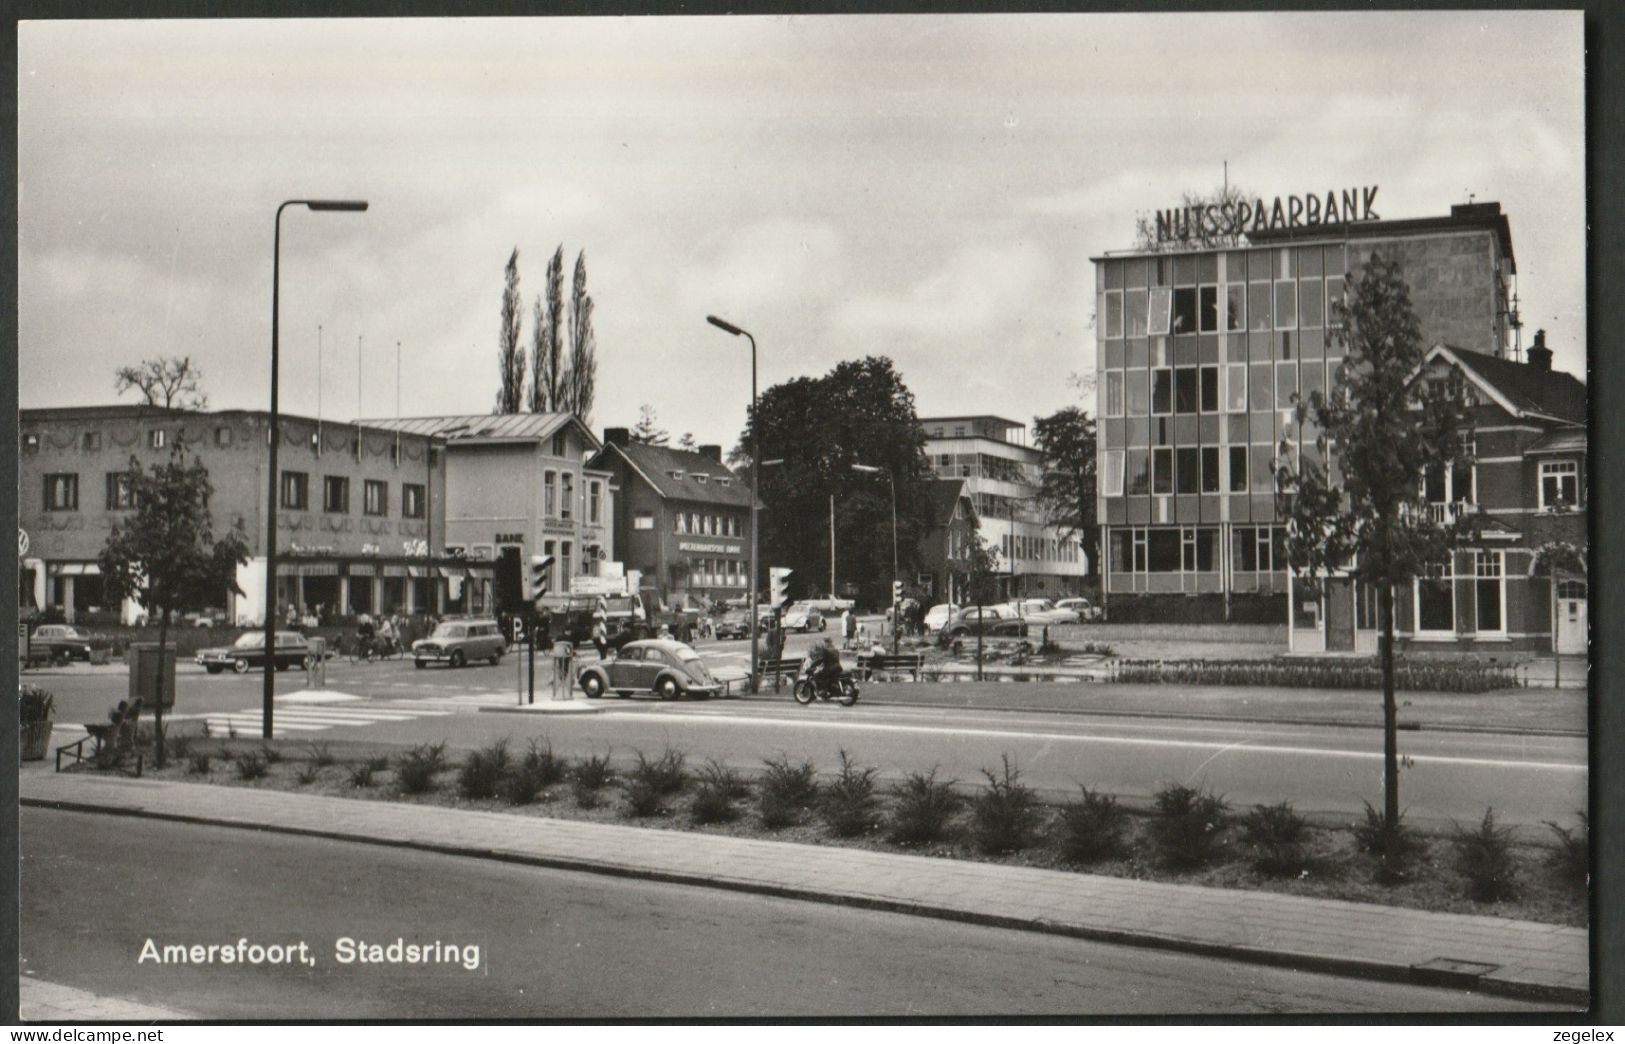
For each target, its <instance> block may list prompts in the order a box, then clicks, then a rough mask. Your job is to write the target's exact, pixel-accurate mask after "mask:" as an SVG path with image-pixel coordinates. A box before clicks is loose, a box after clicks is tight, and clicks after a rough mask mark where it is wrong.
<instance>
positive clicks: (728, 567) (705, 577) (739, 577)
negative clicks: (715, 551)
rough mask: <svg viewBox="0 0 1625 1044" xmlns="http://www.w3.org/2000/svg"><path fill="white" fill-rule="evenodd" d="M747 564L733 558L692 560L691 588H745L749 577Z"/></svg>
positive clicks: (690, 561) (689, 569)
mask: <svg viewBox="0 0 1625 1044" xmlns="http://www.w3.org/2000/svg"><path fill="white" fill-rule="evenodd" d="M748 572H749V571H748V570H747V569H746V567H745V563H743V562H741V561H739V560H738V559H733V558H691V559H689V560H688V585H689V586H690V587H744V586H746V581H747V577H748Z"/></svg>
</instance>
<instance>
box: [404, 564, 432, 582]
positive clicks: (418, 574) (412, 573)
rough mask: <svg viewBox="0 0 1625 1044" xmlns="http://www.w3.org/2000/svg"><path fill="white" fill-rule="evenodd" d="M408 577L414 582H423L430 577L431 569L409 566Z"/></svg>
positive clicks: (407, 568) (407, 569)
mask: <svg viewBox="0 0 1625 1044" xmlns="http://www.w3.org/2000/svg"><path fill="white" fill-rule="evenodd" d="M406 575H407V576H409V577H411V578H412V579H414V580H422V579H423V578H424V577H426V576H428V575H429V567H428V566H420V565H409V566H407V567H406Z"/></svg>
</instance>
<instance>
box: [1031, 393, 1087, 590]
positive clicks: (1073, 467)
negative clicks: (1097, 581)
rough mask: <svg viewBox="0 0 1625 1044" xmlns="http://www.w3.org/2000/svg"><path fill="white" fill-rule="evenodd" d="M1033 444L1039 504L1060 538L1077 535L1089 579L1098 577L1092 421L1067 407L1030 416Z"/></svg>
mask: <svg viewBox="0 0 1625 1044" xmlns="http://www.w3.org/2000/svg"><path fill="white" fill-rule="evenodd" d="M1033 442H1034V443H1035V444H1036V445H1037V447H1038V451H1039V453H1041V454H1042V457H1043V459H1042V467H1043V469H1044V478H1043V482H1042V484H1041V485H1040V486H1039V490H1038V502H1039V505H1040V506H1041V507H1042V508H1043V509H1044V514H1045V516H1046V518H1047V520H1048V522H1049V524H1050V525H1052V526H1054V527H1055V528H1056V530H1057V531H1058V532H1059V535H1060V538H1061V539H1062V540H1067V539H1069V538H1071V537H1072V536H1074V535H1076V536H1077V538H1078V540H1079V542H1080V543H1082V545H1083V551H1084V554H1085V555H1086V556H1087V557H1088V559H1089V572H1088V575H1089V576H1098V575H1099V574H1100V555H1099V550H1098V547H1097V545H1098V544H1099V536H1100V531H1099V527H1098V524H1097V523H1098V520H1097V518H1096V511H1095V419H1094V418H1093V417H1091V416H1089V414H1088V412H1087V411H1085V410H1083V409H1081V408H1079V407H1077V406H1068V407H1066V408H1064V409H1060V410H1056V411H1055V412H1054V413H1052V414H1050V415H1049V416H1048V417H1034V418H1033Z"/></svg>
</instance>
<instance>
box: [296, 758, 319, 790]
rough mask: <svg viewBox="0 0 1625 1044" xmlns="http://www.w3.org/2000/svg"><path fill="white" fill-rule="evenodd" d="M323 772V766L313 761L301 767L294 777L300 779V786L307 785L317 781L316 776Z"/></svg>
mask: <svg viewBox="0 0 1625 1044" xmlns="http://www.w3.org/2000/svg"><path fill="white" fill-rule="evenodd" d="M321 774H322V767H321V766H320V765H318V764H316V763H315V762H314V761H312V762H308V763H307V764H305V765H304V766H303V767H302V768H300V770H299V771H298V772H296V773H294V778H295V779H297V780H299V785H300V786H302V787H306V786H309V785H310V784H312V783H314V782H316V778H317V777H318V776H320V775H321Z"/></svg>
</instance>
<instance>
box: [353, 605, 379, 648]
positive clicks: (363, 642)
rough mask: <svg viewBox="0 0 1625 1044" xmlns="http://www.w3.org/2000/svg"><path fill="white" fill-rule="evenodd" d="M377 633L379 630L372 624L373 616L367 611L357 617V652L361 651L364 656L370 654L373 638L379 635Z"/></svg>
mask: <svg viewBox="0 0 1625 1044" xmlns="http://www.w3.org/2000/svg"><path fill="white" fill-rule="evenodd" d="M377 633H378V632H377V630H376V629H375V628H374V627H373V625H372V617H371V616H369V615H367V614H366V613H362V614H361V615H360V616H358V617H356V620H355V647H356V652H357V653H359V654H360V655H361V656H362V657H367V656H370V655H371V653H372V643H373V638H374V637H375V636H376V635H377Z"/></svg>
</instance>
